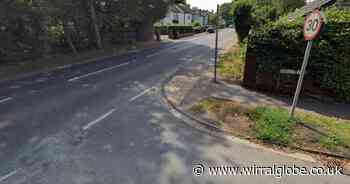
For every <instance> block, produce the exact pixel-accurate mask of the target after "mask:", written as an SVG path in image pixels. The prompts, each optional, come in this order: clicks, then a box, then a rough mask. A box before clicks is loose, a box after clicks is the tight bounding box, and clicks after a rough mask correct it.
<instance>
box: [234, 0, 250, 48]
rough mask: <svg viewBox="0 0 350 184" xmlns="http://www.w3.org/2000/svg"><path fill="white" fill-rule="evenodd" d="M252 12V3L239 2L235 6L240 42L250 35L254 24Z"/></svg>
mask: <svg viewBox="0 0 350 184" xmlns="http://www.w3.org/2000/svg"><path fill="white" fill-rule="evenodd" d="M252 12H253V4H252V3H251V2H250V1H246V0H238V1H236V2H235V3H234V5H233V16H234V24H235V28H236V32H237V36H238V40H239V41H240V42H243V40H244V39H245V38H246V37H247V36H248V35H249V31H250V29H251V28H252V26H253V24H254V21H253V17H252Z"/></svg>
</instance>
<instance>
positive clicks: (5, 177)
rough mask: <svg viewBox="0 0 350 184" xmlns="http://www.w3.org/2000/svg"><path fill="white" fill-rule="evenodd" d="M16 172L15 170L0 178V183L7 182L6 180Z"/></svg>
mask: <svg viewBox="0 0 350 184" xmlns="http://www.w3.org/2000/svg"><path fill="white" fill-rule="evenodd" d="M17 171H18V170H17V169H16V170H14V171H12V172H10V173H9V174H7V175H5V176H3V177H1V178H0V182H3V181H5V180H7V179H8V178H10V177H11V176H13V175H15V174H16V173H17Z"/></svg>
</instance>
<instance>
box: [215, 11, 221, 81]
mask: <svg viewBox="0 0 350 184" xmlns="http://www.w3.org/2000/svg"><path fill="white" fill-rule="evenodd" d="M219 10H220V5H218V6H217V10H216V30H215V61H214V62H215V63H214V82H217V63H218V42H219V15H220V14H219Z"/></svg>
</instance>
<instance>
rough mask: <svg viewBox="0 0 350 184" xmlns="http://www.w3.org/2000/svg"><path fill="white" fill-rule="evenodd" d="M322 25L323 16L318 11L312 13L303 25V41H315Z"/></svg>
mask: <svg viewBox="0 0 350 184" xmlns="http://www.w3.org/2000/svg"><path fill="white" fill-rule="evenodd" d="M322 25H323V16H322V14H321V12H320V11H319V10H315V11H314V12H312V13H311V14H310V15H309V16H308V17H307V18H306V19H305V24H304V37H305V40H307V41H309V40H313V39H315V38H316V37H317V36H318V35H319V34H320V32H321V29H322Z"/></svg>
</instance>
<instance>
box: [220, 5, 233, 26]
mask: <svg viewBox="0 0 350 184" xmlns="http://www.w3.org/2000/svg"><path fill="white" fill-rule="evenodd" d="M220 15H221V17H222V18H223V19H224V20H225V22H226V25H230V24H233V15H232V3H224V4H222V5H221V6H220Z"/></svg>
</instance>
